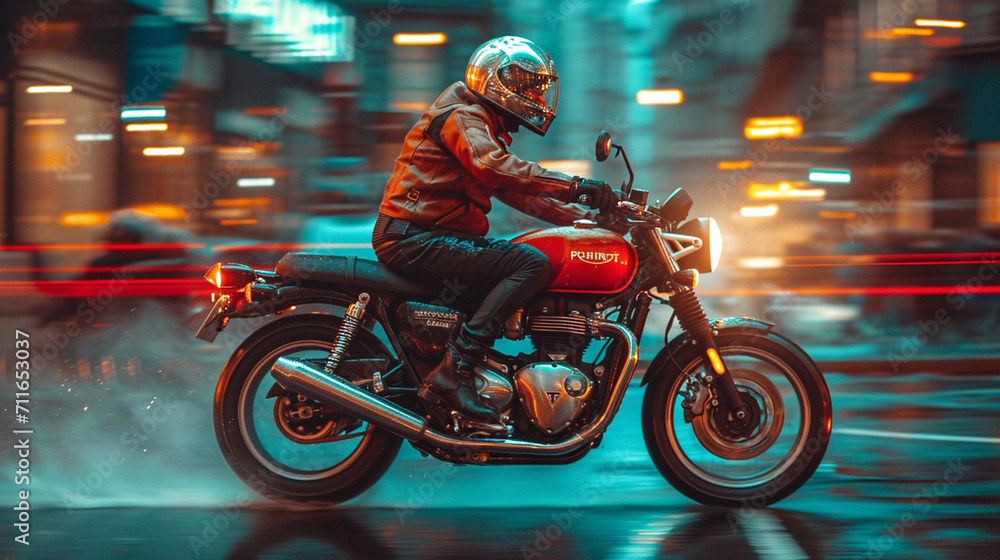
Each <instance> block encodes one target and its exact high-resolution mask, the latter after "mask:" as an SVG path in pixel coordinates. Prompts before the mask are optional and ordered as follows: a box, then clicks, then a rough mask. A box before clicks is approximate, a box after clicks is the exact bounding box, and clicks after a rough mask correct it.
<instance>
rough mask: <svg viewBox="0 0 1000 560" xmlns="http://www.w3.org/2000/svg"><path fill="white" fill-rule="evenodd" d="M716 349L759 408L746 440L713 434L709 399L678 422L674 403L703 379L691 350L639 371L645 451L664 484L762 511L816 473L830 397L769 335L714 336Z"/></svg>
mask: <svg viewBox="0 0 1000 560" xmlns="http://www.w3.org/2000/svg"><path fill="white" fill-rule="evenodd" d="M715 342H716V345H717V346H718V350H719V354H720V355H722V357H723V359H724V360H725V361H726V367H727V368H728V369H729V370H730V374H731V375H732V376H733V381H734V382H735V383H736V384H737V388H738V389H739V390H740V392H741V393H742V394H744V395H747V396H749V398H752V399H754V400H755V401H757V403H758V405H759V408H760V410H761V414H760V418H759V421H758V422H757V424H756V427H755V429H754V430H753V433H752V434H751V435H749V436H734V435H732V434H727V433H725V430H723V429H720V428H719V426H718V425H717V424H718V422H717V421H716V420H717V418H718V417H717V416H715V417H713V416H712V411H713V407H712V405H711V399H709V400H708V402H706V405H705V410H704V413H703V414H701V415H700V416H696V417H695V418H694V421H693V422H692V423H686V422H685V419H684V409H683V408H682V406H681V403H682V402H683V400H684V395H685V393H686V392H687V389H688V383H689V379H690V376H691V375H694V376H700V375H705V374H710V373H711V371H712V370H711V366H708V367H707V369H706V364H705V363H704V362H705V361H704V356H703V353H702V352H701V349H700V347H695V346H694V345H690V344H688V345H684V346H683V347H682V348H681V349H680V350H676V351H675V353H674V360H666V361H662V362H659V363H660V367H659V368H658V369H659V371H649V372H647V375H649V376H652V380H651V381H650V383H649V386H648V387H647V389H646V395H645V397H644V399H643V407H642V427H643V435H644V437H645V440H646V447H647V449H648V450H649V454H650V456H651V457H652V459H653V463H654V464H655V465H656V468H657V469H658V470H659V471H660V473H661V474H662V475H663V476H664V478H666V479H667V480H668V481H669V482H670V483H671V484H672V485H673V486H674V487H675V488H677V490H679V491H680V492H681V493H683V494H684V495H685V496H687V497H689V498H691V499H692V500H695V501H697V502H700V503H702V504H706V505H716V506H726V507H753V508H760V507H764V506H766V505H769V504H773V503H775V502H777V501H778V500H781V499H782V498H785V497H786V496H788V495H789V494H791V493H792V492H794V491H795V490H797V489H798V488H799V487H800V486H802V485H803V484H804V483H805V482H806V481H807V480H808V479H809V477H810V476H812V474H813V472H815V470H816V468H817V467H818V466H819V464H820V461H821V460H822V459H823V455H824V453H825V452H826V448H827V445H828V444H829V441H830V429H831V422H832V420H831V419H832V407H831V403H830V392H829V390H828V389H827V386H826V382H825V381H824V380H823V376H822V374H821V373H820V371H819V368H817V367H816V364H815V363H814V362H813V361H812V360H811V359H810V358H809V357H808V356H807V355H806V354H805V352H803V351H802V350H801V349H799V348H798V347H797V346H795V345H794V344H793V343H791V342H790V341H788V340H787V339H785V338H783V337H780V336H779V335H777V334H775V333H773V332H771V331H765V330H763V329H760V330H754V331H751V332H747V330H746V329H743V330H741V332H732V333H722V334H719V335H717V336H716V337H715ZM674 362H676V364H677V365H676V366H675V365H674ZM677 367H680V368H681V369H680V370H678V369H677Z"/></svg>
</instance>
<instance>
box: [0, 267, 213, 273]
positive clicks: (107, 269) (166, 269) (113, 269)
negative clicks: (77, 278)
mask: <svg viewBox="0 0 1000 560" xmlns="http://www.w3.org/2000/svg"><path fill="white" fill-rule="evenodd" d="M204 270H205V267H203V266H188V265H174V266H68V267H34V268H0V272H204Z"/></svg>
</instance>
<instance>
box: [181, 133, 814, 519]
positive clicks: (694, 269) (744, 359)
mask: <svg viewBox="0 0 1000 560" xmlns="http://www.w3.org/2000/svg"><path fill="white" fill-rule="evenodd" d="M612 151H614V152H615V157H618V156H619V155H620V156H622V159H623V160H624V163H625V165H626V167H627V169H628V173H629V180H628V182H627V184H626V183H624V182H623V185H622V189H621V191H619V194H620V198H621V200H619V201H618V202H617V204H616V205H614V207H612V208H607V209H603V210H601V211H600V212H599V214H598V215H597V219H596V221H589V220H581V221H578V222H576V223H575V224H574V225H573V226H571V227H556V228H548V229H542V230H537V231H534V232H530V233H526V234H523V235H520V236H519V237H516V238H514V239H513V241H514V242H517V243H526V244H529V245H531V246H534V247H536V248H537V249H539V250H541V251H542V252H543V253H545V254H546V255H547V256H548V257H549V259H550V260H551V262H552V265H553V266H552V268H553V272H552V277H551V279H550V282H549V284H548V286H547V287H546V288H545V289H544V290H543V291H542V292H540V293H539V294H537V295H536V296H534V298H533V299H532V300H531V301H530V302H529V303H528V304H527V305H525V306H524V308H523V309H521V310H519V311H517V312H516V313H515V314H514V315H513V316H511V317H510V318H509V319H507V321H506V323H505V326H504V332H503V338H505V339H508V340H507V341H505V342H502V343H498V344H494V346H493V347H492V348H491V349H489V351H488V352H487V354H486V355H485V356H483V358H482V362H481V363H479V364H478V365H477V366H476V367H475V368H474V370H475V374H476V379H475V381H476V389H477V391H478V392H479V394H480V395H481V396H482V398H483V399H484V401H487V402H489V403H490V404H491V406H492V407H494V408H495V409H497V410H499V411H501V422H500V423H496V424H493V423H489V422H482V421H477V420H474V419H470V418H466V417H463V416H462V415H461V414H460V413H458V412H456V411H453V410H448V409H445V408H443V407H442V406H441V405H437V404H430V403H427V402H424V401H422V400H420V399H418V398H417V396H416V392H417V388H418V387H419V386H420V384H421V381H422V379H423V378H424V377H425V376H426V375H427V374H428V373H429V372H430V371H431V370H432V369H433V368H434V366H435V365H437V363H438V362H439V361H440V360H441V358H442V356H443V354H444V352H445V345H446V343H447V342H448V341H449V340H451V339H452V338H453V337H454V336H455V335H456V333H457V331H458V328H459V327H460V326H461V324H462V321H463V318H464V314H463V308H462V304H461V298H459V297H457V294H456V293H454V292H456V291H461V290H459V289H457V288H462V286H458V287H456V286H444V287H442V286H428V285H422V284H418V283H416V282H414V281H411V280H409V279H407V278H404V277H402V276H400V275H398V274H396V273H394V272H393V271H391V270H389V269H388V268H386V267H385V266H383V265H382V264H380V263H378V262H374V261H371V260H366V259H361V258H357V257H343V256H336V255H329V254H317V253H309V252H297V253H289V254H287V255H285V256H284V257H283V258H282V259H281V260H280V261H279V262H278V263H277V266H276V267H275V269H274V270H273V271H270V270H254V269H251V268H250V267H248V266H246V265H243V264H239V263H219V264H216V265H215V266H213V267H212V268H211V269H210V270H209V272H208V274H207V275H206V279H208V280H209V281H210V282H211V283H212V284H213V285H214V286H215V292H216V296H215V297H216V298H217V299H216V303H215V306H214V308H213V309H212V311H211V312H210V313H209V315H208V316H207V317H206V319H205V322H204V324H203V325H202V327H201V329H200V331H199V333H198V337H199V338H201V339H203V340H206V341H209V342H212V341H213V340H214V339H215V338H216V336H217V335H218V333H220V332H221V331H222V330H223V329H224V328H225V327H226V326H227V324H228V323H229V321H230V320H231V319H234V318H247V317H265V316H270V315H285V314H287V316H285V317H279V318H277V319H276V320H273V321H271V322H268V323H266V324H265V325H264V326H262V327H260V328H259V329H258V330H256V331H255V332H253V333H252V334H251V335H250V336H249V337H248V338H246V340H245V341H244V342H242V344H240V346H239V347H238V348H237V349H236V351H235V352H234V353H233V355H232V357H231V358H230V359H229V361H228V363H227V364H226V366H225V369H224V370H223V372H222V375H221V377H220V379H219V383H218V386H217V388H216V392H215V401H214V424H215V432H216V436H217V439H218V442H219V446H220V448H221V450H222V453H223V455H224V457H225V459H226V461H227V462H228V464H229V466H230V467H231V468H232V470H233V471H234V472H235V473H236V474H237V475H238V476H239V477H240V478H241V479H242V480H243V481H244V482H245V483H246V484H248V485H249V486H251V487H252V488H254V489H255V490H256V491H258V492H259V493H261V494H263V495H265V496H268V497H271V498H274V499H290V500H297V501H323V502H331V503H338V502H343V501H346V500H349V499H351V498H353V497H355V496H357V495H359V494H360V493H362V492H364V491H365V490H366V489H368V488H369V487H370V486H371V485H372V484H374V483H375V482H376V481H377V480H378V479H379V477H381V476H382V474H383V473H384V472H385V471H386V470H387V469H388V468H389V466H390V465H391V464H392V462H393V460H394V458H395V457H396V455H397V453H398V451H399V449H400V447H401V445H402V441H403V440H404V439H405V440H407V441H408V442H409V443H410V445H412V446H413V447H415V448H416V449H417V450H419V451H420V452H421V453H422V454H424V455H425V456H426V455H430V456H433V457H435V458H437V459H440V460H442V461H449V462H452V463H456V464H472V465H509V464H543V463H550V464H565V463H570V462H573V461H576V460H579V459H580V458H582V457H583V456H584V455H586V454H587V453H588V452H589V451H590V450H591V449H593V448H595V447H598V446H599V445H600V443H601V440H602V438H603V435H604V433H605V431H606V430H607V428H608V426H609V424H610V423H611V421H612V419H613V418H614V417H615V415H616V414H617V413H618V411H619V407H620V405H621V403H622V398H623V396H624V394H625V391H626V390H627V389H628V388H629V387H630V386H631V385H632V383H631V382H632V377H633V374H634V372H635V370H636V365H637V363H638V361H639V355H638V341H639V339H640V338H641V336H642V334H643V327H644V325H645V323H646V318H647V314H648V312H649V310H650V306H651V305H652V304H653V303H654V302H656V303H662V304H667V305H669V306H671V307H672V308H673V315H672V316H671V319H670V323H668V326H667V329H666V333H665V335H664V347H663V349H662V350H661V351H660V352H659V353H658V354H657V355H656V357H655V358H654V359H653V360H652V362H651V363H650V364H649V366H648V367H647V369H646V371H645V374H644V375H643V377H642V380H641V383H640V384H639V385H640V386H644V387H645V388H646V389H645V390H646V392H645V395H644V397H643V404H642V410H641V416H642V429H643V436H644V439H645V445H646V447H647V449H648V451H649V454H650V456H651V457H652V460H653V462H654V464H655V465H656V468H657V469H658V470H659V472H660V473H661V474H662V475H663V476H664V477H665V478H666V480H667V481H669V483H670V484H672V485H673V486H674V487H675V488H676V489H677V490H679V491H680V492H682V493H683V494H684V495H686V496H688V497H689V498H691V499H693V500H695V501H697V502H700V503H703V504H709V505H721V506H730V507H734V506H735V507H739V506H750V507H763V506H765V505H768V504H772V503H774V502H777V501H778V500H781V499H782V498H784V497H786V496H788V495H789V494H791V493H792V492H794V491H795V490H796V489H798V488H799V487H800V486H801V485H802V484H804V483H805V482H806V481H807V480H808V479H809V477H810V476H811V475H812V474H813V472H814V471H815V470H816V468H817V466H818V465H819V463H820V461H821V460H822V458H823V454H824V453H825V451H826V448H827V444H828V442H829V437H830V430H831V424H832V408H831V402H830V393H829V390H828V389H827V386H826V382H825V381H824V379H823V376H822V373H821V372H820V371H819V369H818V368H817V366H816V364H815V363H814V362H813V361H812V359H811V358H809V356H808V355H807V354H806V352H805V351H803V350H802V348H800V347H799V346H797V345H796V344H795V343H794V342H792V341H791V340H789V339H788V338H786V337H784V336H782V335H781V334H779V333H778V332H777V331H776V330H775V329H774V324H772V323H769V322H765V321H761V320H757V319H752V318H747V317H731V318H722V319H713V320H709V319H708V317H707V316H706V314H705V311H704V309H703V307H702V305H701V303H700V301H699V300H698V297H697V296H696V295H695V288H696V286H697V284H698V279H699V275H700V274H703V273H709V272H712V271H713V270H714V269H715V267H716V265H717V264H718V261H719V256H720V251H721V236H720V233H719V229H718V226H717V225H716V223H715V220H713V219H711V218H696V219H690V220H689V219H687V216H688V213H689V211H690V209H691V207H692V204H693V202H692V199H691V197H690V196H689V195H688V194H687V193H686V192H685V191H684V190H683V189H677V190H676V191H674V192H673V194H671V195H670V197H669V198H668V199H667V200H666V202H664V203H663V204H662V205H660V206H659V207H657V206H655V205H649V204H647V198H648V192H646V191H642V190H640V189H633V188H632V183H633V181H634V179H635V175H634V173H633V171H632V167H631V165H630V164H629V162H628V156H627V155H626V154H625V151H624V148H622V146H620V145H617V144H614V143H613V142H612V139H611V137H610V135H609V134H608V133H607V132H602V133H601V135H600V136H599V138H598V141H597V146H596V149H595V155H596V157H597V159H598V161H605V160H606V159H607V158H608V157H609V156H610V155H611V153H612ZM578 202H581V203H586V202H587V201H586V200H578ZM466 291H469V290H466ZM306 307H308V308H309V310H308V312H306V310H305V309H304V308H306ZM296 308H298V309H297V310H296V311H295V312H294V313H292V314H288V313H289V312H290V311H291V310H293V309H296ZM475 308H476V305H472V306H471V307H466V308H465V309H466V310H467V311H472V310H474V309H475ZM675 318H676V320H677V321H678V323H679V325H680V327H681V329H682V331H683V332H682V333H681V334H680V335H678V336H676V337H675V338H673V339H670V338H669V333H670V329H671V325H672V324H673V322H674V319H675ZM595 343H596V344H595ZM506 346H513V347H515V348H518V347H520V348H521V349H522V351H520V352H518V353H517V354H513V352H512V351H510V350H507V349H506ZM501 348H502V349H503V350H504V351H501ZM523 350H527V351H523Z"/></svg>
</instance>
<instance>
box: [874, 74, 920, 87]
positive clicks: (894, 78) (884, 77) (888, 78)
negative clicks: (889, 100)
mask: <svg viewBox="0 0 1000 560" xmlns="http://www.w3.org/2000/svg"><path fill="white" fill-rule="evenodd" d="M868 79H870V80H871V81H873V82H883V83H895V84H899V83H904V82H912V81H913V72H869V73H868Z"/></svg>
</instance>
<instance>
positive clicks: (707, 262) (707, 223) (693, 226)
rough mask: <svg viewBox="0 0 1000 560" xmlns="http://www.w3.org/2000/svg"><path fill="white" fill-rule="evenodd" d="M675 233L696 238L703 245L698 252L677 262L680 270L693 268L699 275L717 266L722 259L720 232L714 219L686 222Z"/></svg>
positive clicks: (696, 219) (697, 219)
mask: <svg viewBox="0 0 1000 560" xmlns="http://www.w3.org/2000/svg"><path fill="white" fill-rule="evenodd" d="M677 233H679V234H681V235H690V236H691V237H697V238H699V239H701V241H702V243H704V245H703V246H702V248H701V250H700V251H697V252H695V253H692V254H690V255H688V256H686V257H683V258H681V259H680V260H678V261H677V264H678V265H679V266H680V267H681V270H683V269H686V268H694V269H697V270H698V271H699V272H701V273H707V272H712V271H714V270H715V267H717V266H719V259H720V258H722V232H721V231H719V224H718V223H716V221H715V219H714V218H695V219H693V220H688V221H686V222H684V223H683V224H681V225H680V227H678V228H677Z"/></svg>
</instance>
